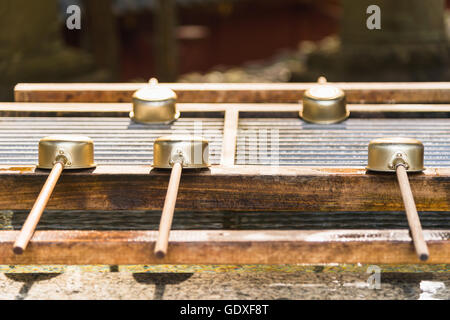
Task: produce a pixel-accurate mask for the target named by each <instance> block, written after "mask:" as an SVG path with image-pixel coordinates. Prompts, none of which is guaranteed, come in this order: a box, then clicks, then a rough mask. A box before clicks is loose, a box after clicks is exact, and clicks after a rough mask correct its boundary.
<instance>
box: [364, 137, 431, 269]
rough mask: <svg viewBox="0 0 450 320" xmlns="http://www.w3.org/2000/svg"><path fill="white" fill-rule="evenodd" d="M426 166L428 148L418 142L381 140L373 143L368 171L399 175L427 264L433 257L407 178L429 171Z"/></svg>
mask: <svg viewBox="0 0 450 320" xmlns="http://www.w3.org/2000/svg"><path fill="white" fill-rule="evenodd" d="M423 162H424V146H423V144H422V142H420V141H418V140H416V139H410V138H380V139H375V140H372V141H371V142H370V143H369V156H368V165H367V169H368V170H371V171H378V172H396V174H397V180H398V184H399V186H400V191H401V194H402V198H403V203H404V205H405V211H406V217H407V219H408V224H409V229H410V232H411V237H412V239H413V242H414V247H415V249H416V253H417V256H418V257H419V259H420V260H422V261H425V260H427V259H428V256H429V252H428V247H427V244H426V242H425V240H424V236H423V231H422V226H421V224H420V219H419V215H418V214H417V209H416V204H415V202H414V197H413V194H412V191H411V186H410V184H409V180H408V174H407V172H421V171H423V170H425V168H424V166H423Z"/></svg>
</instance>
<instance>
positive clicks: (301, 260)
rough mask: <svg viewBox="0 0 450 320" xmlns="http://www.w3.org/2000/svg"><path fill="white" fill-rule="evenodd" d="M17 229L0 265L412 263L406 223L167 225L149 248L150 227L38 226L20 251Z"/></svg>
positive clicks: (2, 248) (3, 244) (438, 236)
mask: <svg viewBox="0 0 450 320" xmlns="http://www.w3.org/2000/svg"><path fill="white" fill-rule="evenodd" d="M17 235H18V232H17V231H1V232H0V264H9V265H22V264H70V265H74V264H81V265H86V264H92V265H95V264H107V265H108V264H109V265H134V264H323V263H363V264H409V263H414V264H419V263H422V262H421V261H420V260H419V259H418V258H417V256H416V255H415V252H414V246H413V244H412V241H411V238H410V236H409V234H408V230H321V231H228V230H214V231H206V230H196V231H181V230H180V231H177V230H175V231H172V232H171V235H170V244H169V250H168V254H167V256H166V257H165V258H164V259H162V260H161V259H157V258H155V257H154V255H153V254H152V252H153V248H154V245H155V240H156V236H157V232H156V231H102V232H100V231H37V232H36V233H35V235H34V237H33V239H32V241H31V242H30V245H29V248H28V250H27V251H26V252H24V254H23V255H15V254H14V253H13V252H12V246H13V242H14V240H15V239H16V237H17ZM424 235H425V240H426V241H427V243H428V245H429V249H430V259H429V260H428V261H427V262H426V263H430V264H437V263H450V241H449V240H450V230H439V231H430V230H425V231H424Z"/></svg>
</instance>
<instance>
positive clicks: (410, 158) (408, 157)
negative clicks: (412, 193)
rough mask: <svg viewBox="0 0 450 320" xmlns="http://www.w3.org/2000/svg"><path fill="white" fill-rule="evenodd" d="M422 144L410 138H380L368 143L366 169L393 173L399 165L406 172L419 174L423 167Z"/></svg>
mask: <svg viewBox="0 0 450 320" xmlns="http://www.w3.org/2000/svg"><path fill="white" fill-rule="evenodd" d="M423 158H424V147H423V144H422V142H420V141H419V140H416V139H411V138H400V137H394V138H380V139H375V140H372V141H371V142H370V143H369V155H368V165H367V169H368V170H372V171H380V172H395V171H396V168H397V166H398V165H399V164H402V165H404V167H405V169H406V170H407V171H408V172H420V171H423V170H424V169H425V168H424V166H423V162H424V161H423Z"/></svg>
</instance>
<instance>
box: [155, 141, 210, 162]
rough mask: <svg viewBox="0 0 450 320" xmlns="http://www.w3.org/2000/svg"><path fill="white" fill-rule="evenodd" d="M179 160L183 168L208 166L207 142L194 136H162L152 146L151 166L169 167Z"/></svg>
mask: <svg viewBox="0 0 450 320" xmlns="http://www.w3.org/2000/svg"><path fill="white" fill-rule="evenodd" d="M177 162H180V163H181V165H182V167H183V169H199V168H206V167H208V166H209V143H208V141H207V140H206V139H204V138H202V137H196V136H189V135H188V136H180V135H172V136H163V137H159V138H158V139H156V141H155V143H154V146H153V166H154V167H155V168H162V169H170V168H172V167H173V165H174V164H175V163H177Z"/></svg>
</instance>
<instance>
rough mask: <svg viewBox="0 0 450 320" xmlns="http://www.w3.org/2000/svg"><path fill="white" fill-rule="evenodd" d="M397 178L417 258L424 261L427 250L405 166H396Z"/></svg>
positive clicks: (426, 256)
mask: <svg viewBox="0 0 450 320" xmlns="http://www.w3.org/2000/svg"><path fill="white" fill-rule="evenodd" d="M396 172H397V180H398V184H399V185H400V191H401V193H402V197H403V203H404V204H405V211H406V217H407V218H408V224H409V229H410V231H411V237H412V239H413V242H414V247H415V248H416V252H417V255H418V256H419V259H420V260H422V261H425V260H427V259H428V256H429V252H428V247H427V244H426V242H425V239H424V237H423V231H422V226H421V224H420V219H419V215H418V214H417V209H416V204H415V202H414V197H413V194H412V191H411V186H410V184H409V180H408V174H407V173H406V168H405V167H404V166H403V165H399V166H397V169H396Z"/></svg>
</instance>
